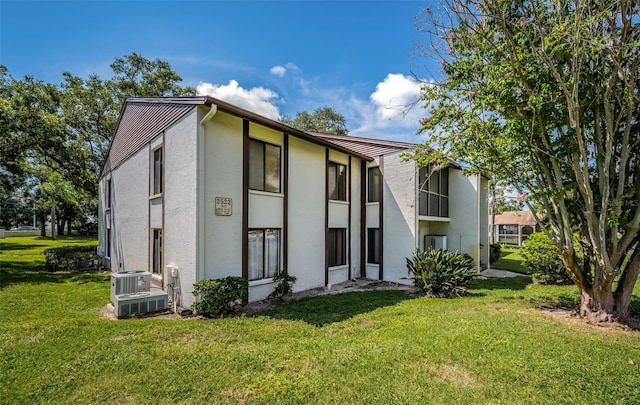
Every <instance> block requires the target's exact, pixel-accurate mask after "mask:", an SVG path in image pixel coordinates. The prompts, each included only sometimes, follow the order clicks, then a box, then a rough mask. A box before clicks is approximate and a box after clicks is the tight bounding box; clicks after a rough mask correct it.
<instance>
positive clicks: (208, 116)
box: [200, 104, 218, 127]
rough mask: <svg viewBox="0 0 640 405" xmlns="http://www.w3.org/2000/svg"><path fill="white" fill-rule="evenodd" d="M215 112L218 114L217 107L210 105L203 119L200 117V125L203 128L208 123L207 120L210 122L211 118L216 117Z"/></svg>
mask: <svg viewBox="0 0 640 405" xmlns="http://www.w3.org/2000/svg"><path fill="white" fill-rule="evenodd" d="M217 112H218V106H217V105H215V104H211V109H210V110H209V112H208V113H207V114H206V115H205V116H204V117H202V119H201V120H200V125H201V126H202V127H204V126H205V125H206V124H207V122H209V120H211V118H213V116H214V115H216V113H217Z"/></svg>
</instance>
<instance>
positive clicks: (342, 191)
mask: <svg viewBox="0 0 640 405" xmlns="http://www.w3.org/2000/svg"><path fill="white" fill-rule="evenodd" d="M327 167H328V172H327V181H330V180H331V177H330V176H329V173H331V168H332V167H335V178H333V181H334V182H335V185H336V188H335V190H334V191H335V193H334V195H330V196H328V198H329V200H331V201H347V196H348V191H347V166H346V165H344V164H342V163H338V162H333V161H331V160H330V161H329V164H328V166H327ZM341 167H342V169H343V170H342V173H343V175H344V179H343V181H342V184H341V183H340V170H339V169H340V168H341ZM336 194H337V195H336Z"/></svg>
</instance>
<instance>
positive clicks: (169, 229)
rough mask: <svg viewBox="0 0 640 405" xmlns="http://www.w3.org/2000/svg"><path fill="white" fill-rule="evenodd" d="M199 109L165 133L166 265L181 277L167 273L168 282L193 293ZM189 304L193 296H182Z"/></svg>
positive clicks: (165, 280)
mask: <svg viewBox="0 0 640 405" xmlns="http://www.w3.org/2000/svg"><path fill="white" fill-rule="evenodd" d="M197 118H198V116H197V110H196V109H194V110H192V111H191V112H190V113H189V114H187V115H186V116H184V117H183V118H182V119H180V120H179V121H178V122H177V123H176V124H174V125H173V126H171V127H170V128H168V129H167V130H166V131H165V136H164V145H163V148H164V149H163V150H164V190H163V194H162V196H163V197H162V198H163V205H164V227H163V253H164V265H165V268H166V266H177V267H178V268H179V278H178V280H173V279H172V278H171V277H170V276H169V274H165V275H164V285H167V283H173V282H177V286H178V287H180V291H181V293H182V295H183V296H185V297H191V292H192V291H193V283H194V282H195V274H196V253H197V251H196V241H197V239H196V235H197V234H196V230H197V225H196V222H197V219H198V218H197V176H196V167H197V125H198V119H197ZM179 303H180V305H182V306H189V305H191V302H190V300H189V299H187V300H184V299H182V300H180V301H179Z"/></svg>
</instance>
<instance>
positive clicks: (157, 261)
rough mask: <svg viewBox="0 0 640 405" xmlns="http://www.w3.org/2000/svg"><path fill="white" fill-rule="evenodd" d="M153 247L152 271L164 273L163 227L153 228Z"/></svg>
mask: <svg viewBox="0 0 640 405" xmlns="http://www.w3.org/2000/svg"><path fill="white" fill-rule="evenodd" d="M152 249H153V251H152V264H151V266H152V267H151V271H152V273H153V274H159V275H162V229H154V230H153V248H152Z"/></svg>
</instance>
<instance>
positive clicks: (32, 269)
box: [0, 261, 107, 290]
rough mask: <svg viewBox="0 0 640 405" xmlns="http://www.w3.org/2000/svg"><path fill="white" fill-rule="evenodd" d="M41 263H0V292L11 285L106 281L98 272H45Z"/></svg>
mask: <svg viewBox="0 0 640 405" xmlns="http://www.w3.org/2000/svg"><path fill="white" fill-rule="evenodd" d="M43 267H44V264H43V263H42V262H35V263H34V262H12V261H2V262H0V290H2V289H4V288H5V287H8V286H10V285H12V284H20V283H27V284H43V283H67V282H75V283H80V284H81V283H88V282H93V281H103V278H104V280H107V279H106V277H103V275H102V273H101V272H100V271H98V270H90V271H79V272H52V273H49V272H45V271H42V269H43Z"/></svg>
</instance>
